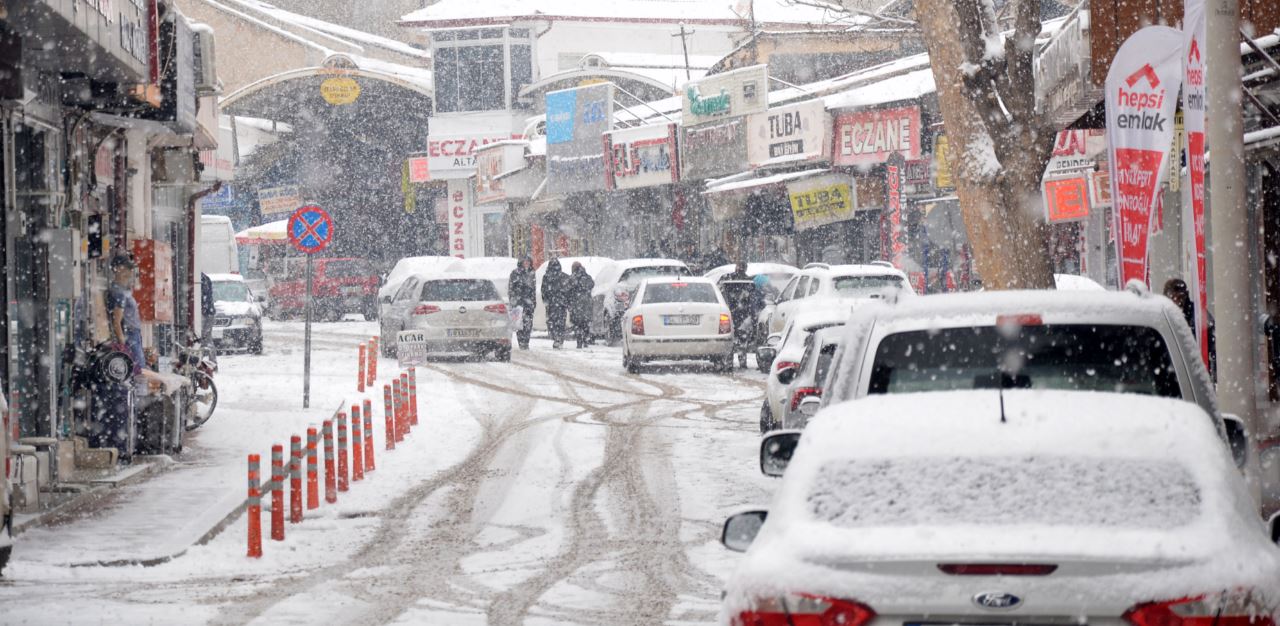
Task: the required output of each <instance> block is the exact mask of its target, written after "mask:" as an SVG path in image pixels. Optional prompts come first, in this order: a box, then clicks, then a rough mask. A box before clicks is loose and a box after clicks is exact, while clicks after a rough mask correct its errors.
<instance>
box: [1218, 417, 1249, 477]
mask: <svg viewBox="0 0 1280 626" xmlns="http://www.w3.org/2000/svg"><path fill="white" fill-rule="evenodd" d="M1222 426H1223V427H1224V428H1225V429H1226V431H1227V444H1228V445H1230V446H1231V457H1232V458H1233V459H1235V462H1236V467H1241V468H1243V467H1244V466H1245V464H1246V463H1248V462H1249V428H1248V427H1247V426H1245V423H1244V420H1242V419H1240V416H1238V415H1232V414H1230V413H1228V414H1226V415H1223V416H1222Z"/></svg>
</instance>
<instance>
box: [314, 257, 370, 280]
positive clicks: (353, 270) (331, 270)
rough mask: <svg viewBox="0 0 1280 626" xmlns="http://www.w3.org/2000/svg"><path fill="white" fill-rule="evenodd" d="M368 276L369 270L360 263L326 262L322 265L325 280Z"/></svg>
mask: <svg viewBox="0 0 1280 626" xmlns="http://www.w3.org/2000/svg"><path fill="white" fill-rule="evenodd" d="M369 275H370V272H369V268H368V267H366V266H365V264H364V263H361V262H360V261H328V262H326V263H325V264H324V276H325V278H363V277H365V276H369Z"/></svg>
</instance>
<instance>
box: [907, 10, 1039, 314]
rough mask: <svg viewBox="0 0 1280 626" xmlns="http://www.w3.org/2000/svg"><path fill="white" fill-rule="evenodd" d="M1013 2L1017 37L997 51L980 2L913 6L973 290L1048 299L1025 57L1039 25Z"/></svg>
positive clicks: (1034, 119) (1034, 118) (1035, 123)
mask: <svg viewBox="0 0 1280 626" xmlns="http://www.w3.org/2000/svg"><path fill="white" fill-rule="evenodd" d="M1017 1H1018V2H1019V3H1020V5H1022V6H1020V7H1019V8H1018V9H1017V12H1018V13H1017V14H1018V28H1017V32H1016V33H1015V34H1014V35H1013V36H1012V37H1010V38H1009V39H1008V40H1007V41H1005V42H1004V44H1003V45H1000V44H999V43H998V42H999V39H998V37H999V33H998V30H997V26H996V25H995V20H994V16H992V15H989V13H988V12H987V11H986V8H987V7H988V5H986V3H983V2H982V1H981V0H919V2H918V3H917V5H916V15H917V17H918V19H919V24H920V28H921V31H922V32H923V34H924V40H925V45H926V47H927V48H928V51H929V59H930V65H931V66H932V67H933V76H934V81H935V82H936V83H937V89H938V102H939V106H940V108H941V109H942V119H943V122H944V124H945V126H946V133H947V139H948V142H949V143H950V145H951V146H952V148H951V150H950V157H949V158H950V165H951V169H952V172H954V176H955V180H956V195H957V196H959V198H960V210H961V213H962V214H963V215H964V222H965V229H966V231H967V232H968V235H969V242H970V244H971V245H972V246H973V256H974V262H975V264H976V265H977V270H978V273H979V275H981V277H982V280H983V284H984V286H985V287H986V288H988V289H1052V288H1053V286H1054V283H1053V265H1052V262H1051V259H1050V257H1049V250H1048V244H1047V229H1046V227H1045V224H1044V222H1043V220H1042V218H1041V216H1040V215H1039V211H1038V209H1037V206H1038V203H1037V198H1038V196H1039V193H1040V190H1039V188H1040V175H1041V172H1043V171H1044V167H1045V164H1046V163H1047V162H1048V157H1049V152H1050V150H1051V148H1052V140H1053V134H1052V133H1051V132H1049V130H1048V129H1047V128H1046V127H1045V126H1043V125H1042V123H1041V121H1040V118H1039V116H1038V115H1037V113H1036V111H1035V95H1034V94H1035V85H1034V83H1033V77H1032V71H1031V58H1032V57H1031V55H1032V50H1033V47H1032V46H1033V45H1034V41H1035V36H1036V35H1037V34H1038V33H1039V31H1040V22H1039V17H1038V15H1037V14H1035V13H1033V11H1034V10H1036V9H1037V3H1036V2H1031V1H1028V0H1017ZM993 38H994V42H996V43H992V42H993Z"/></svg>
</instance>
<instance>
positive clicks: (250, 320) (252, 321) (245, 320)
mask: <svg viewBox="0 0 1280 626" xmlns="http://www.w3.org/2000/svg"><path fill="white" fill-rule="evenodd" d="M238 321H239V322H240V323H241V324H246V325H249V326H257V325H258V318H256V317H242V318H240V319H239V320H238Z"/></svg>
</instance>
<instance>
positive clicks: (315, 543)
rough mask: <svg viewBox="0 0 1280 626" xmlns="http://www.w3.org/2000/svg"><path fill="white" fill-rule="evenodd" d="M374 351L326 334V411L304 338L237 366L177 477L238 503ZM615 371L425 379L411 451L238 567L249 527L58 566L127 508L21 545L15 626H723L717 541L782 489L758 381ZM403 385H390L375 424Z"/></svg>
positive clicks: (546, 362)
mask: <svg viewBox="0 0 1280 626" xmlns="http://www.w3.org/2000/svg"><path fill="white" fill-rule="evenodd" d="M375 332H376V323H369V322H355V321H345V322H339V323H333V324H318V325H317V326H316V335H315V348H316V352H315V354H314V355H313V364H314V366H315V368H316V372H315V374H314V375H313V380H312V394H313V398H312V408H311V409H310V410H304V409H302V408H301V376H300V373H301V367H302V365H301V363H302V352H301V344H302V328H301V325H300V324H297V323H280V324H272V325H269V326H268V327H267V340H266V352H267V354H266V355H264V356H261V357H255V356H248V355H245V356H224V357H222V359H221V371H220V372H219V375H218V378H217V380H218V384H219V386H220V389H222V401H221V404H220V406H219V408H218V411H217V413H215V415H214V417H213V419H212V420H211V421H210V422H209V424H208V425H206V426H205V427H204V428H203V429H201V430H200V431H198V432H197V433H196V436H195V437H194V438H193V440H192V441H191V442H190V443H189V447H190V450H189V451H188V453H187V454H186V457H187V458H185V459H180V461H181V463H180V465H179V466H178V467H177V468H176V469H175V470H172V471H174V472H177V471H184V470H188V469H190V468H191V466H197V465H198V466H199V468H200V470H201V471H200V472H193V473H192V474H191V476H193V477H194V478H193V480H198V481H201V482H203V483H205V484H200V485H193V487H199V488H202V489H210V490H211V491H214V492H216V491H217V490H219V489H221V490H223V491H226V490H243V489H244V458H245V455H246V454H248V453H251V452H258V453H261V454H263V458H264V469H265V465H266V459H268V458H269V450H270V445H271V444H272V443H284V444H286V445H287V443H288V435H289V434H293V433H301V432H304V430H305V427H306V426H307V425H315V424H318V423H319V422H320V421H321V420H322V419H324V418H325V417H327V416H328V413H329V412H331V411H332V410H333V409H334V408H335V407H337V406H340V405H342V404H344V403H351V402H352V401H354V400H356V399H358V398H359V396H358V395H357V394H356V392H355V389H354V387H355V385H354V379H355V367H356V363H355V361H356V360H355V358H354V357H355V347H354V346H355V345H356V344H357V342H358V341H359V340H360V339H362V338H367V337H369V336H370V335H372V334H373V333H375ZM621 360H622V359H621V355H620V353H619V351H618V349H616V348H608V347H603V346H593V347H592V348H590V349H587V350H571V349H566V350H559V351H555V350H552V349H551V348H550V342H548V341H545V340H539V339H535V340H534V345H533V349H532V350H530V351H517V352H516V353H515V354H514V355H513V362H512V363H489V362H473V361H463V360H442V361H439V362H434V363H432V364H430V365H428V366H426V367H422V368H419V370H418V381H419V382H418V387H419V412H420V414H421V416H422V421H421V423H420V424H419V426H418V427H417V429H416V430H415V431H414V432H413V433H412V434H411V435H410V438H409V439H408V440H407V441H406V442H404V443H402V444H400V445H399V446H398V447H397V449H396V450H395V451H391V452H384V451H383V440H382V438H381V432H382V428H381V426H379V427H378V428H377V429H376V430H377V432H378V437H377V442H376V447H377V451H378V454H377V463H378V468H377V470H375V471H374V472H372V473H371V474H369V476H368V477H367V478H366V480H364V481H362V482H358V483H353V484H352V488H351V490H350V491H349V492H347V493H344V494H342V495H341V497H340V498H339V502H338V503H337V504H336V505H327V506H322V507H321V508H320V509H319V510H318V511H308V516H307V519H306V520H305V521H304V522H303V523H302V524H298V525H289V526H288V528H287V536H286V540H285V541H284V542H273V541H269V540H268V541H266V542H265V545H264V551H265V556H264V558H262V559H260V560H250V559H247V558H245V556H244V551H245V539H246V537H245V535H246V530H245V523H244V518H243V517H240V518H237V519H236V521H235V522H234V523H233V524H232V525H231V526H230V527H229V528H228V529H227V530H225V531H224V532H222V533H221V534H220V535H218V536H217V537H216V538H215V539H214V540H213V541H211V542H210V543H208V544H207V545H202V546H195V547H192V548H191V549H190V550H188V551H187V552H185V553H184V554H183V555H182V556H180V557H178V558H176V559H174V560H172V561H169V562H166V563H162V564H159V565H155V566H152V567H141V566H116V567H102V566H77V567H71V566H70V565H69V564H71V563H79V562H80V561H82V560H83V559H81V558H78V557H77V555H76V554H67V553H66V551H67V550H68V549H70V548H67V547H63V546H75V545H77V542H80V543H81V544H82V543H83V542H84V540H85V537H86V536H88V537H92V536H93V534H94V532H95V523H97V524H104V523H106V521H107V520H113V521H114V523H116V524H119V523H120V522H121V520H120V516H121V515H125V514H126V513H122V512H121V511H120V510H119V509H120V507H118V506H117V507H116V508H114V509H113V508H111V507H104V508H106V509H107V510H103V511H99V512H97V513H95V514H91V515H88V516H85V517H83V518H81V519H76V520H72V521H70V522H68V523H66V524H64V525H61V526H57V527H53V528H46V529H39V530H36V531H32V532H30V533H27V534H26V535H25V536H23V537H20V543H19V546H18V549H17V550H16V551H15V553H14V562H13V563H12V564H11V566H10V568H9V570H7V572H6V579H5V580H4V581H3V582H0V606H3V607H4V610H3V611H0V622H3V623H32V624H36V623H38V624H49V623H66V622H82V623H100V622H103V621H113V622H114V621H123V622H130V623H138V622H150V621H155V622H165V623H212V624H276V623H306V624H315V623H353V624H381V623H402V624H566V623H577V624H659V623H671V624H684V623H707V622H712V621H714V620H715V618H716V613H717V610H718V606H719V595H720V589H721V585H722V581H723V580H724V579H725V577H726V576H727V575H728V574H729V573H730V571H731V570H732V568H733V566H734V564H735V559H736V556H735V555H733V554H731V553H728V552H727V551H725V550H724V549H723V548H721V547H720V545H719V544H718V542H717V539H718V536H719V531H720V524H721V522H722V521H723V519H724V517H725V515H726V514H728V513H729V512H731V511H732V510H734V509H735V508H738V507H740V506H742V505H746V504H757V503H758V504H764V503H767V502H768V498H769V494H770V493H771V489H772V484H771V483H770V482H769V480H768V479H765V478H763V477H761V476H760V475H759V471H758V468H757V454H758V452H757V450H758V445H759V435H758V430H757V426H758V416H759V407H760V404H761V396H762V393H763V377H762V376H761V375H760V374H757V373H755V372H754V371H752V372H750V373H746V372H743V371H741V370H739V371H738V372H737V373H735V374H734V375H732V376H724V375H718V374H715V373H712V372H711V371H710V368H709V367H707V366H704V365H700V364H698V365H680V366H673V367H671V368H670V369H667V370H665V371H653V372H646V373H644V374H642V375H640V376H629V375H627V374H626V373H625V372H624V371H623V369H622V365H621ZM394 367H395V365H394V361H390V360H386V359H384V360H383V361H382V363H381V365H380V368H379V369H380V371H379V375H380V377H381V379H380V383H379V385H377V386H376V388H375V392H374V393H373V395H371V397H372V398H373V400H374V404H375V406H377V407H379V409H378V410H377V411H376V412H375V415H376V416H377V418H378V419H381V416H382V411H381V409H380V407H381V403H382V401H381V382H382V381H387V380H390V377H391V376H392V375H393V374H394ZM136 491H137V492H138V493H136V494H134V497H144V496H145V495H147V488H146V485H141V486H139V487H138V488H137V489H136ZM160 493H163V492H157V494H160ZM153 495H154V494H153ZM266 501H268V499H264V504H265V503H266ZM112 516H115V517H114V518H113V517H112ZM268 519H269V516H268V515H267V514H265V512H264V515H263V526H264V532H265V529H266V528H267V527H268ZM126 520H127V518H126ZM101 541H102V542H111V541H112V538H111V537H107V536H104V537H101ZM28 542H29V545H26V544H28Z"/></svg>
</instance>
